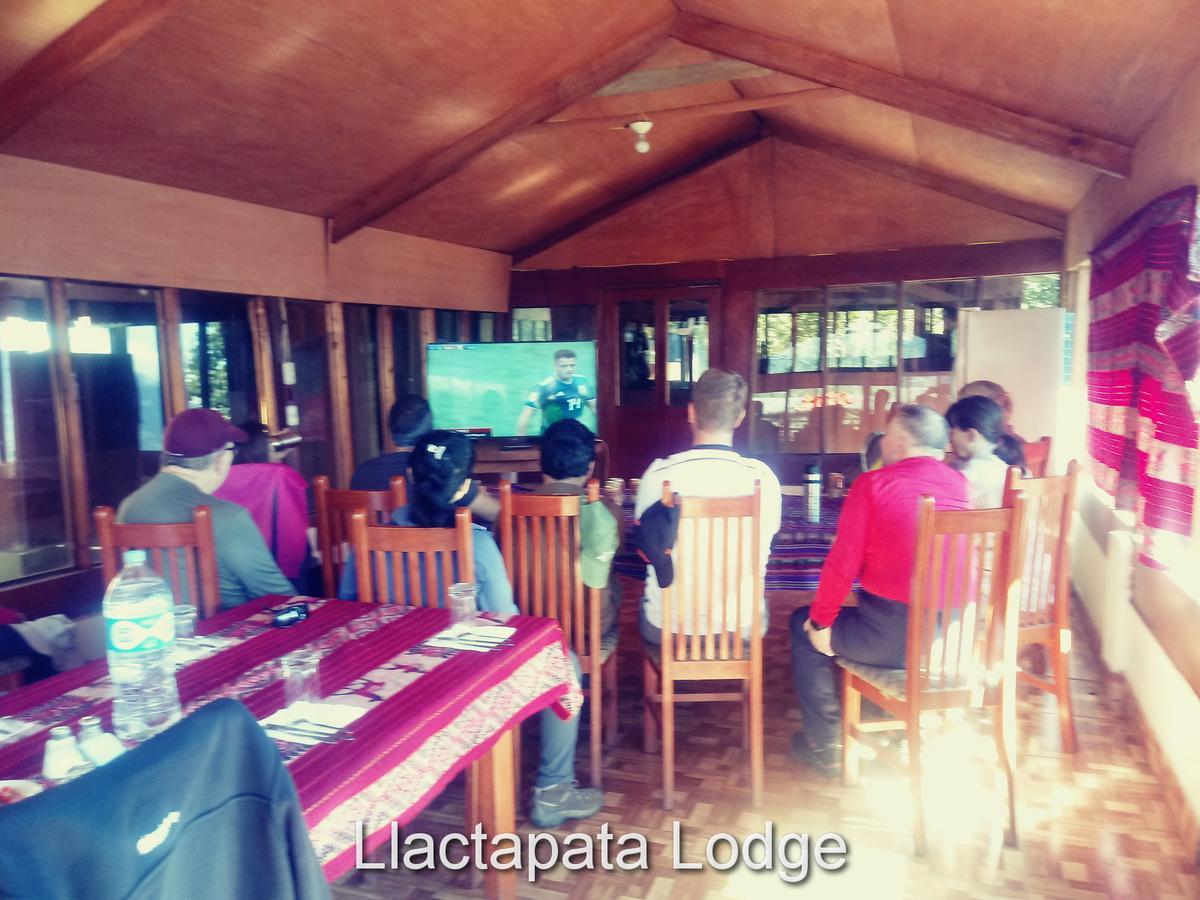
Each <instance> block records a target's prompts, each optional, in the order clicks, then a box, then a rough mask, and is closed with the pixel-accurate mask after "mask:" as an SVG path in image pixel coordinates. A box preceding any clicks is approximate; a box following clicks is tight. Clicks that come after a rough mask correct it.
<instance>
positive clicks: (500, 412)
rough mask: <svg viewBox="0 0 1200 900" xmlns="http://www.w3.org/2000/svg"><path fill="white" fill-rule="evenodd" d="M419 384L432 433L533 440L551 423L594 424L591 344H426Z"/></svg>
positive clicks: (594, 376) (594, 371)
mask: <svg viewBox="0 0 1200 900" xmlns="http://www.w3.org/2000/svg"><path fill="white" fill-rule="evenodd" d="M426 376H427V377H426V384H427V385H428V387H429V405H430V406H431V407H433V423H434V426H435V427H437V428H490V429H491V433H492V434H493V435H496V436H497V437H511V436H514V435H534V436H536V435H539V434H541V433H542V431H543V430H545V428H546V427H547V426H549V425H550V423H552V422H554V421H557V420H558V419H565V418H570V419H578V420H579V421H581V422H582V423H583V424H584V425H586V426H587V427H588V428H590V429H591V430H592V431H593V432H595V431H596V430H597V420H596V344H595V342H593V341H539V342H537V343H525V344H430V345H429V347H428V353H427V354H426Z"/></svg>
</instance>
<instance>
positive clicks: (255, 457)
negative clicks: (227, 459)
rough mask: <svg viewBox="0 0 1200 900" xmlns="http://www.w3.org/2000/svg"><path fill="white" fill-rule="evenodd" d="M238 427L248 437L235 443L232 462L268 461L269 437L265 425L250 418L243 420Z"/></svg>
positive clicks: (269, 458) (236, 463)
mask: <svg viewBox="0 0 1200 900" xmlns="http://www.w3.org/2000/svg"><path fill="white" fill-rule="evenodd" d="M238 428H240V429H242V431H244V432H246V434H247V436H248V437H249V438H250V439H249V440H248V441H246V442H245V443H242V444H238V445H237V452H236V453H234V455H233V464H234V465H235V466H236V465H240V464H242V463H265V462H270V461H271V438H270V432H268V431H267V426H266V425H264V424H263V423H262V422H256V421H254V420H253V419H252V420H250V421H249V422H243V423H242V424H241V425H239V426H238Z"/></svg>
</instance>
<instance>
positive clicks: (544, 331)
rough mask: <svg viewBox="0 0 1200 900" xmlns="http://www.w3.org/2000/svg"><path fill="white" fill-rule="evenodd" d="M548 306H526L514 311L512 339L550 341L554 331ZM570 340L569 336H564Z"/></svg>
mask: <svg viewBox="0 0 1200 900" xmlns="http://www.w3.org/2000/svg"><path fill="white" fill-rule="evenodd" d="M550 322H551V319H550V308H549V307H548V306H536V307H526V308H523V309H514V310H513V311H512V339H513V340H514V341H549V340H552V339H553V336H554V331H553V329H552V328H551V327H550ZM562 340H568V338H565V337H564V338H562Z"/></svg>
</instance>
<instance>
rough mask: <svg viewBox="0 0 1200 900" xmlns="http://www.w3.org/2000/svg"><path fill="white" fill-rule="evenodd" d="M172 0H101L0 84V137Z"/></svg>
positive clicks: (140, 33)
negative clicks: (101, 1)
mask: <svg viewBox="0 0 1200 900" xmlns="http://www.w3.org/2000/svg"><path fill="white" fill-rule="evenodd" d="M176 2H177V0H106V2H104V3H102V4H100V5H99V6H97V7H96V8H95V9H94V10H92V11H91V12H90V13H88V14H87V15H86V16H84V17H83V18H82V19H80V20H79V21H78V22H76V23H75V24H74V25H72V26H71V27H70V28H68V29H67V30H66V31H65V32H63V33H62V34H61V35H59V36H58V37H57V38H55V39H54V40H53V41H51V42H50V43H49V44H47V45H46V46H45V47H44V48H42V50H40V51H39V52H38V53H37V55H35V56H34V57H33V58H32V59H30V60H29V61H28V62H27V63H25V65H23V66H21V68H19V69H17V71H16V72H14V73H13V74H12V75H10V76H9V77H8V79H7V80H6V81H5V82H4V83H3V84H0V142H2V141H4V140H6V139H8V138H9V137H11V136H12V135H14V134H16V133H17V132H18V131H20V130H21V129H22V128H24V127H25V125H27V124H28V123H29V122H30V121H32V120H33V118H34V117H35V116H37V115H38V113H40V112H42V110H44V109H46V108H47V107H48V106H50V104H52V103H53V102H54V101H55V100H57V99H58V98H59V97H61V96H62V95H63V94H64V93H65V92H66V91H67V90H68V89H69V88H71V87H73V86H74V85H76V84H78V83H79V82H80V81H82V80H83V79H84V78H86V77H87V76H88V75H90V74H91V73H92V72H94V71H95V70H96V69H98V68H99V67H100V66H102V65H104V63H106V62H108V61H109V60H111V59H114V58H115V57H117V56H119V55H120V54H121V53H123V52H124V51H125V50H127V49H128V48H129V47H131V46H133V44H135V43H137V42H138V41H139V40H140V39H141V38H143V37H145V35H146V34H148V33H149V32H150V31H151V30H152V29H153V28H154V27H155V26H156V25H158V23H159V22H161V21H162V20H163V18H165V17H166V15H167V13H169V12H170V11H171V9H172V7H174V6H175V5H176Z"/></svg>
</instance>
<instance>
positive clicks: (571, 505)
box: [499, 479, 602, 657]
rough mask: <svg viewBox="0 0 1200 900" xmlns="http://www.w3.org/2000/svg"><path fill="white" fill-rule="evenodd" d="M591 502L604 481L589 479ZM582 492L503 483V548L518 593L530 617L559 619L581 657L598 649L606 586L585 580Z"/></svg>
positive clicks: (518, 597)
mask: <svg viewBox="0 0 1200 900" xmlns="http://www.w3.org/2000/svg"><path fill="white" fill-rule="evenodd" d="M587 499H588V502H589V503H597V502H599V500H600V485H599V483H598V482H597V481H596V480H595V479H592V480H591V481H589V482H588V484H587ZM581 508H582V503H581V498H580V497H579V495H561V494H529V493H514V492H513V489H512V485H510V484H509V483H508V482H507V481H504V482H501V484H500V521H499V528H500V549H501V552H502V553H503V556H504V568H505V569H506V570H507V572H508V578H509V581H511V582H512V586H513V598H514V599H515V600H516V602H517V606H518V607H519V608H520V610H521V612H522V613H523V614H524V615H527V616H546V617H548V618H551V619H557V620H558V621H559V623H560V624H561V625H562V628H563V633H564V634H565V635H566V636H567V640H568V641H569V642H570V644H571V648H572V649H573V650H574V651H575V653H576V654H577V655H579V656H581V657H583V656H590V655H592V654H593V653H596V652H599V641H600V637H601V635H600V605H601V603H602V597H601V591H600V590H599V589H597V588H588V587H585V586H584V584H583V574H582V571H581V569H580V565H579V548H580V544H581V533H580V528H581V521H582V520H581V518H580V510H581Z"/></svg>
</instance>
